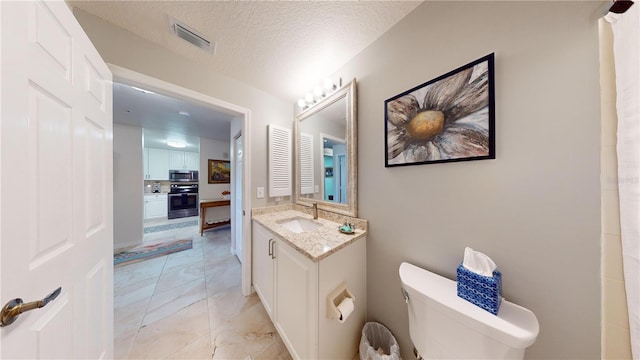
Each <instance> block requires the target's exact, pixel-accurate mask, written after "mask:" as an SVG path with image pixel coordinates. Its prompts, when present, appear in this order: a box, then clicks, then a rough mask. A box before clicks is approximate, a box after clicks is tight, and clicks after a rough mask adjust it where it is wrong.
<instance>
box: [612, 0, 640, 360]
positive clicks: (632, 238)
mask: <svg viewBox="0 0 640 360" xmlns="http://www.w3.org/2000/svg"><path fill="white" fill-rule="evenodd" d="M638 8H640V4H638V3H636V4H635V5H634V6H632V7H631V8H630V9H629V10H628V11H627V12H626V13H624V14H613V13H609V14H607V16H606V17H605V18H606V20H607V21H609V22H610V23H611V26H612V29H613V51H614V61H615V68H616V92H617V99H616V108H617V110H616V111H617V115H618V140H617V148H618V150H617V151H618V191H619V194H620V226H621V231H622V233H621V235H622V262H623V266H624V280H625V286H626V291H627V306H628V308H629V327H630V330H631V352H632V354H633V358H634V359H640V51H639V48H640V9H638Z"/></svg>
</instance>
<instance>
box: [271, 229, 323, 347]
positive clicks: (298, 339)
mask: <svg viewBox="0 0 640 360" xmlns="http://www.w3.org/2000/svg"><path fill="white" fill-rule="evenodd" d="M275 257H276V261H277V265H276V299H277V300H276V328H278V331H279V333H280V335H282V340H283V341H284V342H285V344H287V348H288V349H289V350H290V351H291V352H292V353H291V356H292V357H293V358H294V359H317V358H318V342H317V336H318V334H317V328H318V264H317V263H314V262H313V261H311V260H310V259H308V258H306V257H305V256H304V255H302V254H300V253H299V252H298V251H296V250H294V249H293V248H292V247H290V246H289V245H287V244H285V243H284V242H282V241H280V242H278V243H277V244H276V247H275Z"/></svg>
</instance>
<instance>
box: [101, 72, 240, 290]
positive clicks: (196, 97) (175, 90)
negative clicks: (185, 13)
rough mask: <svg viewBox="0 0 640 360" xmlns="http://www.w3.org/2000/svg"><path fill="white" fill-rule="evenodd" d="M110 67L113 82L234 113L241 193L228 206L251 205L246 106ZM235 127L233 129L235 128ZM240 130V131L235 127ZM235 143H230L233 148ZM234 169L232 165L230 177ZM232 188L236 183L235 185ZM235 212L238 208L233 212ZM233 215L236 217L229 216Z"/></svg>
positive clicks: (233, 141) (234, 208)
mask: <svg viewBox="0 0 640 360" xmlns="http://www.w3.org/2000/svg"><path fill="white" fill-rule="evenodd" d="M108 65H109V68H110V70H111V71H112V73H113V78H114V81H118V82H125V83H128V84H131V85H137V86H140V87H143V88H145V89H149V90H152V91H157V92H159V93H163V94H165V95H168V96H172V97H175V98H179V99H184V100H187V101H192V102H195V103H200V104H203V105H207V106H209V107H212V108H214V109H219V110H220V111H223V112H227V113H233V114H234V115H235V118H234V120H232V123H231V129H232V133H233V132H235V133H238V132H240V133H241V134H242V138H243V139H242V142H241V143H240V145H241V147H240V149H241V151H242V163H241V167H242V168H241V170H240V171H241V175H242V176H241V177H240V178H241V179H240V183H239V185H240V186H239V188H238V189H239V190H237V191H235V192H239V193H240V194H238V195H240V196H235V195H233V196H232V197H231V208H232V213H233V212H234V210H239V211H241V212H242V213H243V214H244V213H245V210H246V209H250V208H251V197H250V196H249V195H250V194H249V193H248V192H249V191H250V188H251V180H250V179H251V175H250V172H251V170H250V166H249V165H250V154H251V151H250V150H251V149H250V147H251V141H250V139H251V137H250V129H249V126H248V124H250V121H251V113H250V111H249V110H248V109H245V108H243V107H240V106H237V105H234V104H231V103H228V102H225V101H222V100H219V99H216V98H213V97H210V96H208V95H204V94H202V93H198V92H195V91H193V90H190V89H187V88H183V87H180V86H177V85H174V84H171V83H167V82H165V81H162V80H158V79H156V78H153V77H150V76H147V75H144V74H141V73H138V72H135V71H132V70H128V69H125V68H122V67H119V66H116V65H112V64H108ZM234 129H235V130H234ZM238 129H239V130H238ZM229 138H230V140H231V142H232V143H233V144H234V145H235V138H232V137H231V134H229ZM233 147H234V146H232V148H233ZM234 172H235V171H234V170H233V168H232V176H233V175H234V174H233V173H234ZM234 187H235V186H234ZM235 212H237V211H235ZM232 217H235V216H233V215H232ZM240 219H241V220H239V221H236V222H238V224H237V225H238V226H239V227H240V228H239V230H240V234H241V235H240V236H241V237H240V238H239V240H240V241H238V242H239V246H240V249H241V252H240V253H238V258H239V259H240V261H241V262H242V293H243V295H245V296H247V295H249V294H250V293H251V246H249V244H250V241H251V239H250V234H251V232H250V231H249V229H250V218H249V217H247V216H241V218H240ZM235 226H236V225H234V224H232V228H235Z"/></svg>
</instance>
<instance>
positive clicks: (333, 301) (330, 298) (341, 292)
mask: <svg viewBox="0 0 640 360" xmlns="http://www.w3.org/2000/svg"><path fill="white" fill-rule="evenodd" d="M345 298H351V300H352V301H353V302H354V303H355V302H356V297H355V296H353V294H352V293H351V291H349V289H348V288H347V284H346V283H344V282H343V283H342V284H340V285H338V287H336V288H335V289H334V290H333V291H331V292H330V293H329V295H327V317H328V318H329V319H340V311H339V310H338V305H340V303H341V302H342V301H343V300H344V299H345Z"/></svg>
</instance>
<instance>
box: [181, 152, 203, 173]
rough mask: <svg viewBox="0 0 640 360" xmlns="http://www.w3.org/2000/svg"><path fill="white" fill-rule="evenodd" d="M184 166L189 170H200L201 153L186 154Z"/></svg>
mask: <svg viewBox="0 0 640 360" xmlns="http://www.w3.org/2000/svg"><path fill="white" fill-rule="evenodd" d="M184 166H185V169H187V170H198V169H200V153H194V152H190V151H185V152H184Z"/></svg>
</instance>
